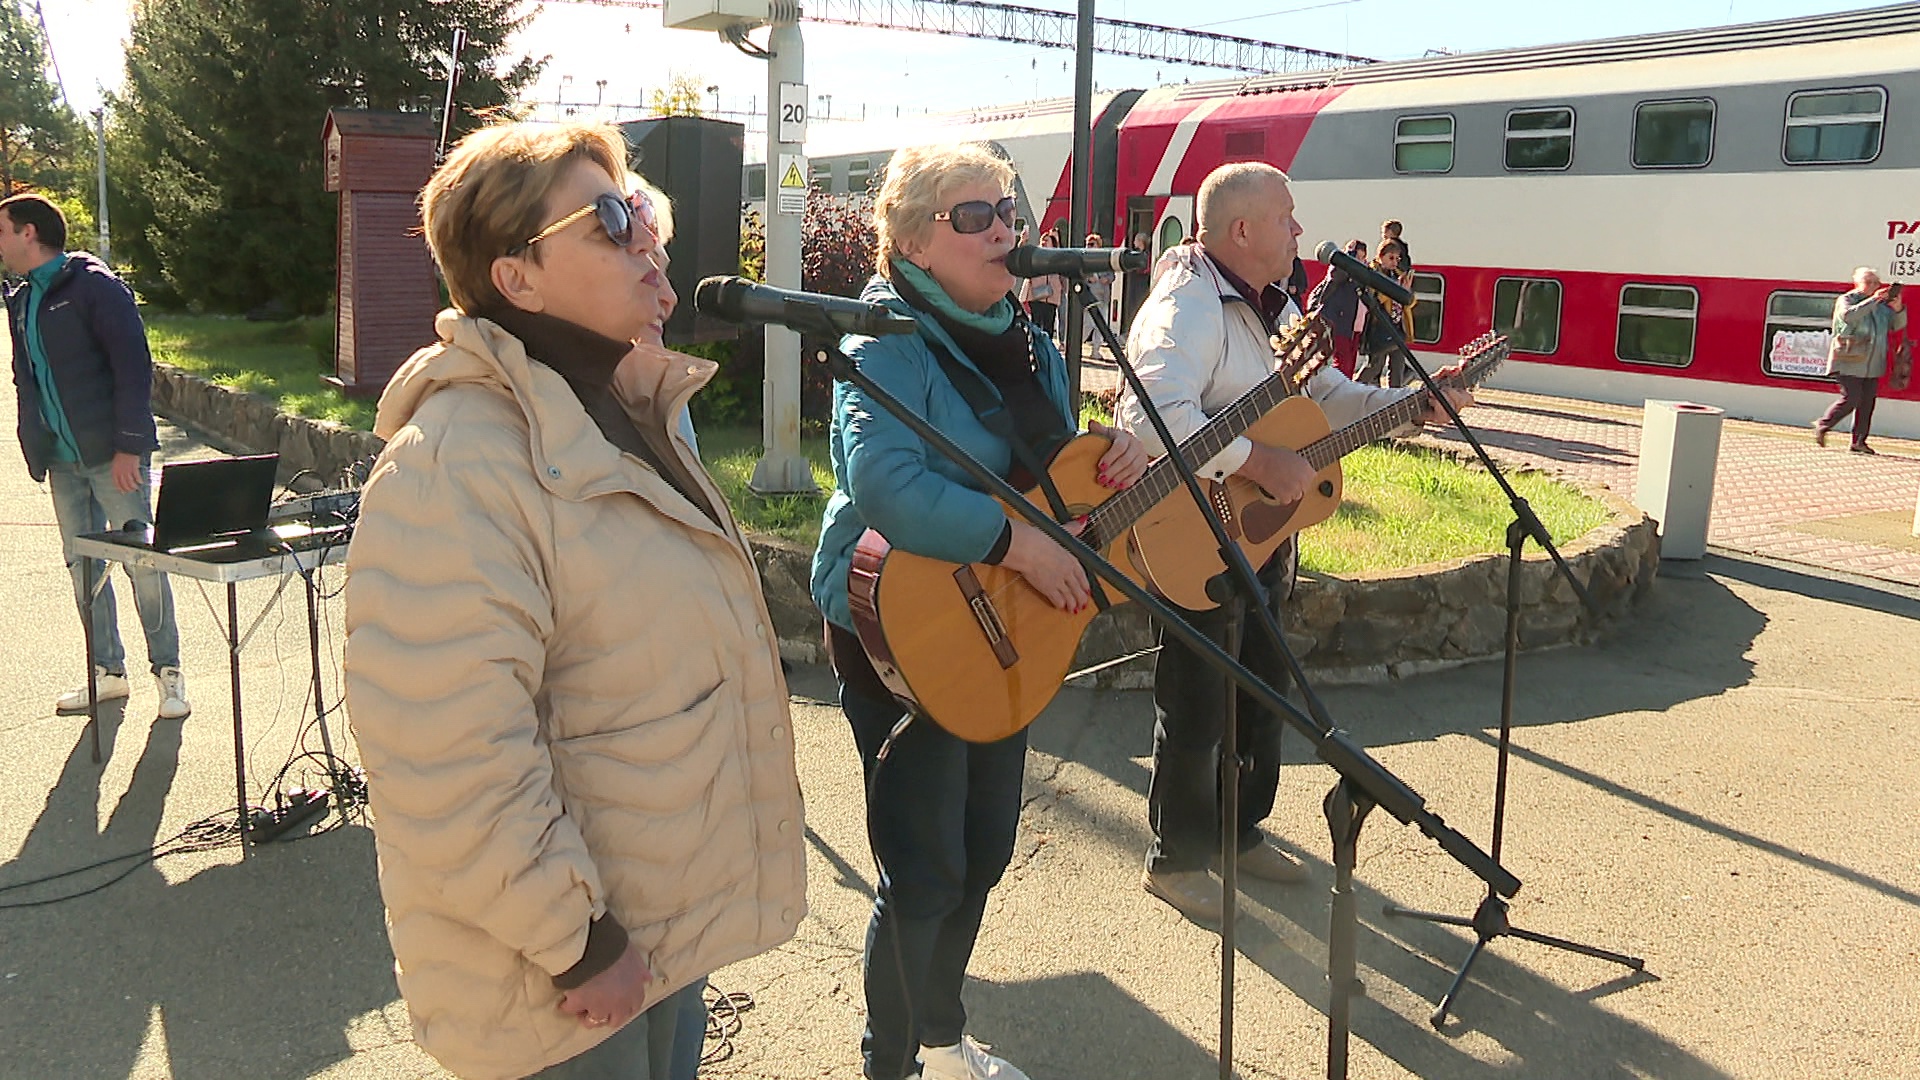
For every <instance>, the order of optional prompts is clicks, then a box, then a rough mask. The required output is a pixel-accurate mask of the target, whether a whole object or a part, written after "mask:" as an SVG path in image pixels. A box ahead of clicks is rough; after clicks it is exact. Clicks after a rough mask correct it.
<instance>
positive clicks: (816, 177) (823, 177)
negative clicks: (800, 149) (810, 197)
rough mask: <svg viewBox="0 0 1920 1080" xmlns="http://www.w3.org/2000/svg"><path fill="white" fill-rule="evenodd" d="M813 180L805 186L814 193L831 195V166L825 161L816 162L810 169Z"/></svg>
mask: <svg viewBox="0 0 1920 1080" xmlns="http://www.w3.org/2000/svg"><path fill="white" fill-rule="evenodd" d="M811 171H812V173H813V178H812V179H811V180H810V181H808V184H807V186H808V187H811V188H812V189H813V190H815V191H820V192H825V193H826V194H829V195H831V194H833V165H832V164H831V163H829V162H825V161H816V162H814V163H813V168H812V170H811Z"/></svg>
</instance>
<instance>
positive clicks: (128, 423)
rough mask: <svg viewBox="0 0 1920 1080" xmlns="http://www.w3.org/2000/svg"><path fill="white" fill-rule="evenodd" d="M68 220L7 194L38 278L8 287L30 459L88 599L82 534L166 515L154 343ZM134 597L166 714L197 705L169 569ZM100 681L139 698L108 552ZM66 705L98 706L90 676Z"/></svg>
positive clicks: (96, 621) (130, 572)
mask: <svg viewBox="0 0 1920 1080" xmlns="http://www.w3.org/2000/svg"><path fill="white" fill-rule="evenodd" d="M66 245H67V219H66V217H65V216H64V215H62V214H61V212H60V208H59V207H57V206H55V205H53V203H51V202H49V201H48V200H47V199H46V198H45V197H43V196H40V195H34V194H24V195H15V196H13V197H12V198H9V199H5V200H0V260H4V261H5V263H6V267H7V269H8V270H10V271H12V272H13V273H15V274H18V275H20V276H21V277H23V278H24V279H25V280H24V281H22V282H20V283H18V284H17V285H14V286H13V287H11V288H9V289H8V290H7V293H6V303H7V322H8V325H9V329H10V331H11V333H12V338H13V385H14V388H15V390H16V391H17V393H18V395H19V404H20V408H19V423H20V449H21V450H22V452H23V453H25V455H26V459H27V472H28V473H29V474H31V475H32V476H33V478H34V480H35V481H41V480H44V481H46V482H47V484H48V486H49V487H50V488H51V489H52V491H53V511H54V518H55V520H56V521H57V522H58V524H59V527H60V545H61V549H62V554H64V555H65V557H66V563H67V571H68V573H70V574H71V575H72V577H73V589H74V600H75V602H76V603H78V604H79V605H80V610H81V612H82V617H83V618H84V617H85V612H86V594H85V585H84V581H85V568H84V566H83V564H82V563H81V561H80V559H79V558H77V557H76V556H75V555H74V553H73V539H74V537H76V536H83V535H86V534H88V533H96V532H104V531H106V530H108V529H119V528H122V527H124V526H125V525H127V523H129V522H147V521H151V520H152V514H151V512H150V510H149V507H150V505H151V502H150V492H151V487H152V471H151V468H150V466H151V464H152V460H153V452H154V451H155V450H158V449H159V448H160V438H159V434H158V432H157V430H156V428H155V425H154V421H153V406H152V394H153V356H152V354H151V353H150V352H148V350H147V331H146V327H145V325H144V324H142V323H141V321H140V311H139V309H138V308H137V307H135V305H134V301H133V291H132V290H131V289H129V288H127V286H126V284H125V283H123V282H122V281H121V280H120V279H119V278H117V277H115V276H114V274H113V271H112V270H110V269H108V267H107V264H106V263H103V262H101V261H100V260H99V259H97V258H95V257H93V256H92V255H89V254H87V253H86V252H84V251H75V252H69V251H67V250H66ZM127 576H128V577H130V578H132V579H133V601H134V607H135V608H136V609H137V610H138V612H139V614H140V628H141V630H142V631H144V632H145V634H146V639H147V663H148V664H149V665H150V666H151V667H152V669H153V676H154V681H155V683H156V684H157V687H158V696H159V701H160V704H159V709H158V715H159V716H160V717H161V718H162V719H168V720H174V719H180V718H182V717H185V716H186V715H187V714H188V713H189V712H191V711H192V707H191V706H190V705H189V704H188V703H187V681H186V678H185V677H184V676H183V675H182V674H181V673H180V630H179V627H178V626H177V625H176V624H175V622H174V617H173V590H172V588H171V587H170V586H169V585H168V584H167V577H166V575H165V574H162V573H160V572H159V571H157V570H143V569H138V568H135V567H131V566H130V567H128V568H127ZM92 577H93V580H94V581H95V582H97V583H98V587H99V596H98V597H97V599H96V600H95V601H94V604H93V656H92V657H91V658H90V659H91V661H92V663H93V665H94V667H95V669H96V671H95V693H96V694H97V695H98V696H99V699H100V700H101V701H108V700H112V699H114V698H125V697H127V696H128V695H129V693H130V692H131V687H130V686H129V684H128V682H127V658H126V651H125V649H124V647H123V646H122V645H121V642H120V623H119V618H118V614H117V612H116V609H115V606H114V595H113V584H112V582H111V581H110V580H109V579H108V577H107V574H106V567H105V564H104V563H102V562H100V561H99V560H95V561H94V565H93V574H92ZM54 707H55V709H56V711H58V712H61V713H76V712H85V711H87V686H86V684H85V683H84V682H83V683H81V684H80V686H79V688H77V689H74V690H69V691H67V692H66V693H64V694H62V695H60V697H59V699H58V700H57V701H56V702H55V703H54Z"/></svg>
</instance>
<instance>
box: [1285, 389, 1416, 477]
mask: <svg viewBox="0 0 1920 1080" xmlns="http://www.w3.org/2000/svg"><path fill="white" fill-rule="evenodd" d="M1453 384H1454V380H1452V379H1448V380H1446V381H1445V382H1444V383H1442V385H1444V386H1452V385H1453ZM1431 397H1432V392H1431V391H1429V390H1428V389H1427V388H1426V387H1424V386H1423V387H1421V388H1420V389H1419V390H1417V391H1415V392H1414V393H1412V394H1409V395H1407V396H1406V397H1403V398H1401V399H1400V400H1399V401H1396V402H1394V403H1393V404H1391V405H1388V406H1386V407H1384V408H1380V409H1375V410H1374V411H1373V412H1370V413H1368V414H1367V415H1365V416H1363V417H1361V418H1360V419H1358V420H1355V421H1354V422H1353V423H1351V424H1348V425H1347V426H1346V427H1343V428H1341V429H1340V430H1339V431H1336V432H1333V433H1332V434H1330V435H1325V436H1322V437H1321V438H1318V439H1315V440H1314V441H1313V442H1310V443H1308V444H1307V445H1306V446H1304V447H1302V448H1301V450H1300V456H1301V457H1303V458H1306V459H1307V464H1309V465H1311V466H1313V471H1314V472H1319V471H1320V470H1321V469H1324V468H1326V467H1327V466H1329V465H1331V464H1333V463H1334V462H1336V461H1339V460H1340V459H1341V458H1343V457H1346V456H1347V455H1348V454H1351V453H1353V452H1354V451H1355V450H1358V449H1360V448H1361V447H1363V446H1365V445H1367V444H1368V443H1370V442H1377V441H1378V440H1380V439H1384V438H1386V437H1387V435H1388V434H1389V433H1391V432H1394V431H1398V430H1399V429H1401V428H1403V427H1405V426H1407V425H1408V424H1411V423H1415V422H1416V421H1418V420H1419V419H1420V418H1421V417H1422V416H1425V415H1426V413H1427V401H1428V399H1429V398H1431Z"/></svg>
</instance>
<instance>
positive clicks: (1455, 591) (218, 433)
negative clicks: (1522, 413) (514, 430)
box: [153, 365, 1660, 689]
mask: <svg viewBox="0 0 1920 1080" xmlns="http://www.w3.org/2000/svg"><path fill="white" fill-rule="evenodd" d="M153 400H154V409H155V411H156V412H159V413H161V414H163V415H166V416H168V417H170V418H174V419H177V420H181V421H184V422H186V423H187V424H189V425H191V426H193V427H196V428H199V429H201V430H203V431H204V432H206V433H208V434H209V435H211V436H212V437H213V439H214V441H216V442H219V443H221V444H222V445H224V446H225V447H226V448H227V449H229V450H233V451H235V452H252V453H266V452H270V451H273V452H278V453H279V454H280V461H281V471H282V475H283V476H291V475H292V474H294V473H296V472H300V471H306V472H310V473H312V474H313V475H315V476H318V477H320V478H321V479H322V480H323V481H324V483H326V484H327V485H329V486H331V485H333V484H335V483H336V482H337V481H338V478H339V477H340V475H341V473H342V472H343V470H345V469H346V468H347V467H348V466H349V465H351V464H352V463H354V462H356V461H360V460H363V459H366V458H370V457H372V456H373V455H375V454H377V453H379V451H380V447H381V446H382V443H381V441H380V439H379V438H377V437H376V436H374V435H372V434H370V433H368V432H364V431H355V430H353V429H351V428H347V427H343V426H342V425H340V424H334V423H328V422H325V421H313V420H305V419H302V418H300V417H290V416H286V415H283V414H281V413H279V412H276V411H275V410H274V408H273V405H272V403H270V402H268V401H267V400H266V399H265V398H261V397H258V396H255V395H253V394H245V393H240V392H237V391H233V390H228V389H226V388H225V387H220V386H215V385H213V384H212V383H209V382H206V381H205V380H203V379H200V378H197V377H195V376H192V375H188V374H186V373H185V372H181V371H178V370H176V369H173V368H170V367H167V366H165V365H155V369H154V380H153ZM1589 494H1591V495H1593V496H1594V497H1595V498H1599V499H1601V500H1602V501H1603V502H1605V503H1606V504H1607V506H1608V509H1609V510H1610V511H1611V516H1610V518H1609V520H1608V521H1607V522H1606V523H1605V524H1603V525H1601V526H1600V527H1599V528H1596V529H1594V530H1593V531H1592V532H1590V533H1588V534H1587V535H1586V536H1583V537H1580V538H1579V539H1577V540H1575V541H1573V542H1571V543H1569V544H1567V545H1566V546H1565V547H1564V548H1562V554H1564V555H1565V556H1566V559H1567V562H1568V564H1569V565H1570V566H1572V568H1573V572H1574V576H1575V577H1577V578H1578V579H1579V580H1580V581H1581V583H1582V584H1584V585H1586V587H1587V590H1588V591H1589V592H1590V593H1592V594H1593V598H1594V600H1595V601H1596V602H1597V603H1598V604H1599V606H1600V609H1601V613H1600V614H1599V615H1594V614H1593V613H1591V612H1588V611H1587V610H1585V608H1583V607H1582V606H1581V604H1580V602H1579V599H1578V598H1577V597H1576V596H1575V595H1574V593H1573V590H1572V589H1571V588H1569V587H1568V585H1567V583H1566V581H1565V580H1564V579H1562V578H1561V577H1560V576H1559V575H1558V574H1557V573H1555V571H1554V567H1553V564H1552V562H1551V561H1550V560H1549V559H1548V558H1547V557H1546V556H1545V555H1544V554H1542V553H1539V552H1537V551H1534V550H1531V549H1530V550H1529V552H1528V555H1527V558H1526V561H1525V562H1524V563H1523V564H1522V567H1521V575H1520V593H1521V602H1522V604H1523V611H1522V613H1521V621H1520V644H1521V647H1522V648H1525V649H1541V648H1549V647H1553V646H1559V645H1571V644H1576V643H1579V642H1584V641H1588V640H1591V639H1592V638H1593V636H1594V635H1595V634H1596V633H1599V632H1600V631H1602V630H1604V629H1605V628H1606V627H1607V626H1609V625H1611V624H1612V623H1614V622H1617V621H1618V620H1619V619H1620V618H1621V617H1623V616H1624V615H1625V614H1627V612H1628V611H1629V610H1630V609H1631V608H1632V606H1633V605H1634V604H1635V603H1636V602H1638V601H1639V600H1640V599H1641V598H1642V597H1644V596H1645V595H1646V594H1647V592H1648V591H1649V590H1650V589H1651V588H1652V586H1653V580H1654V576H1655V574H1656V572H1657V571H1658V569H1659V565H1660V541H1659V537H1658V535H1657V533H1656V532H1655V528H1654V524H1653V522H1652V521H1651V520H1650V519H1649V518H1648V517H1647V516H1646V515H1645V514H1643V513H1641V512H1640V511H1639V510H1638V509H1636V508H1634V507H1633V506H1631V505H1629V504H1628V503H1627V502H1626V501H1625V500H1624V499H1621V498H1619V497H1618V496H1616V495H1614V494H1613V493H1611V492H1608V491H1597V492H1589ZM753 551H754V561H755V562H756V563H757V564H758V565H759V568H760V577H761V580H762V582H763V583H764V584H765V588H766V594H767V604H768V606H769V607H770V608H771V610H772V613H773V619H774V626H775V629H776V631H777V632H778V634H779V637H780V648H781V652H782V653H783V654H784V655H785V656H786V657H787V658H788V659H790V660H793V661H796V662H799V663H817V662H819V661H821V660H823V659H825V657H824V651H823V649H822V648H821V644H820V637H821V625H820V613H819V611H818V610H817V609H815V608H814V606H813V601H812V599H811V598H810V596H809V595H808V581H809V578H810V576H811V566H810V563H811V560H812V556H813V552H812V551H811V550H810V549H808V548H804V547H802V546H800V545H797V544H793V543H790V542H787V541H784V540H780V539H778V538H776V537H764V536H756V537H754V538H753ZM1506 585H1507V565H1506V556H1505V555H1479V556H1474V557H1472V558H1468V559H1456V560H1453V561H1451V562H1445V563H1434V564H1431V565H1428V566H1417V567H1411V568H1408V569H1404V570H1395V571H1391V572H1386V573H1377V574H1363V575H1359V576H1356V577H1352V578H1338V577H1330V576H1323V575H1313V574H1305V575H1302V576H1301V579H1300V583H1299V586H1298V588H1297V589H1296V591H1295V595H1294V602H1293V603H1292V604H1291V605H1289V607H1288V610H1287V621H1286V629H1287V637H1288V640H1289V642H1290V643H1291V644H1292V645H1293V647H1294V649H1295V651H1296V652H1297V653H1298V655H1299V656H1300V661H1301V663H1302V664H1303V665H1304V666H1305V667H1307V668H1308V669H1309V670H1311V671H1314V672H1316V673H1317V674H1318V675H1319V677H1320V678H1321V680H1322V681H1325V682H1330V683H1337V682H1374V681H1379V680H1383V679H1389V678H1400V677H1403V676H1406V675H1411V674H1417V673H1420V672H1423V671H1432V670H1437V669H1440V668H1445V667H1452V666H1455V665H1458V664H1462V663H1466V662H1469V661H1473V660H1480V659H1485V658H1488V657H1495V656H1498V655H1500V653H1501V650H1502V648H1503V646H1504V635H1505V633H1506V606H1505V605H1506ZM1154 643H1155V634H1154V631H1153V627H1152V625H1151V624H1150V622H1149V621H1148V619H1147V617H1146V615H1145V614H1144V613H1143V612H1142V611H1141V610H1140V609H1139V608H1138V607H1136V606H1135V605H1132V604H1123V605H1120V606H1119V607H1116V608H1115V609H1113V610H1112V611H1109V612H1107V613H1105V614H1103V615H1101V616H1100V617H1099V618H1097V619H1095V620H1094V622H1093V625H1092V626H1091V627H1090V628H1089V629H1088V631H1087V635H1086V637H1085V639H1084V640H1083V641H1082V642H1081V646H1080V655H1079V658H1078V662H1077V664H1076V667H1086V666H1091V665H1094V664H1098V663H1101V662H1102V661H1106V660H1110V659H1114V658H1117V657H1122V656H1127V655H1130V654H1132V653H1136V652H1140V651H1141V650H1144V649H1149V648H1151V647H1152V646H1153V645H1154ZM1152 664H1153V661H1152V658H1151V657H1144V658H1140V659H1136V660H1132V661H1129V662H1127V663H1124V664H1119V665H1115V666H1114V667H1111V668H1108V669H1106V670H1105V671H1102V672H1101V673H1099V674H1098V675H1096V676H1094V677H1093V680H1092V681H1093V684H1094V685H1096V686H1102V687H1107V688H1113V689H1129V688H1139V687H1146V686H1150V685H1152V681H1153V679H1152V675H1153V667H1152Z"/></svg>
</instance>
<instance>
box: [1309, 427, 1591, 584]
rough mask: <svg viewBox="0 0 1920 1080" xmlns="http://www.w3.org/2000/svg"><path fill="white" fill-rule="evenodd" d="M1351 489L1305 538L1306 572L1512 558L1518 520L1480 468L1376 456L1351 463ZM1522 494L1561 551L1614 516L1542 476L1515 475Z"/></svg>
mask: <svg viewBox="0 0 1920 1080" xmlns="http://www.w3.org/2000/svg"><path fill="white" fill-rule="evenodd" d="M1341 466H1342V471H1343V473H1344V475H1345V489H1344V491H1343V493H1342V501H1341V504H1340V509H1339V511H1337V512H1336V513H1335V514H1334V516H1333V518H1332V519H1331V520H1329V521H1326V522H1324V523H1322V524H1320V525H1316V526H1314V527H1313V528H1311V529H1308V530H1306V531H1305V532H1304V533H1301V534H1300V564H1301V566H1303V567H1305V568H1306V569H1309V570H1316V571H1319V572H1321V573H1327V574H1352V573H1357V572H1361V571H1368V570H1388V569H1393V568H1397V567H1403V566H1418V565H1420V564H1422V563H1430V562H1439V561H1441V560H1444V559H1457V558H1461V557H1463V556H1467V555H1483V554H1487V553H1490V552H1495V551H1504V550H1505V549H1506V543H1507V523H1508V522H1510V521H1512V520H1513V510H1512V508H1511V507H1509V506H1508V505H1507V497H1506V495H1505V494H1504V493H1503V492H1502V491H1501V490H1500V488H1499V485H1497V484H1495V483H1494V482H1493V478H1492V477H1490V476H1488V475H1487V474H1486V473H1485V472H1484V471H1482V470H1481V469H1479V468H1478V467H1477V466H1476V467H1474V468H1468V467H1467V466H1465V465H1463V464H1461V463H1460V462H1458V461H1456V460H1454V459H1453V458H1451V457H1449V456H1447V455H1445V454H1440V453H1436V452H1434V451H1431V450H1417V449H1406V448H1401V447H1394V446H1367V447H1362V448H1361V449H1360V450H1358V451H1356V452H1354V453H1353V454H1350V455H1348V457H1347V458H1346V460H1344V461H1343V462H1342V463H1341ZM1508 478H1509V479H1510V480H1511V481H1512V482H1513V486H1514V490H1516V491H1518V492H1519V493H1520V495H1521V497H1522V498H1524V499H1526V500H1527V502H1528V503H1529V504H1530V505H1531V506H1532V507H1533V511H1534V513H1535V514H1538V515H1539V517H1540V521H1541V523H1542V524H1544V525H1545V526H1546V527H1547V532H1548V533H1550V534H1551V535H1552V536H1553V540H1554V543H1555V544H1565V543H1567V542H1568V541H1571V540H1573V539H1575V538H1577V537H1581V536H1584V535H1586V533H1587V532H1588V531H1589V530H1591V529H1593V528H1595V527H1596V526H1598V525H1600V524H1601V523H1602V522H1604V521H1606V520H1607V508H1606V507H1605V506H1604V505H1602V504H1601V503H1600V502H1598V501H1597V500H1594V499H1591V498H1589V497H1587V496H1586V495H1584V494H1582V493H1581V492H1579V491H1578V490H1576V489H1574V488H1571V487H1568V486H1567V485H1565V484H1562V483H1560V482H1559V481H1557V480H1554V479H1553V478H1551V477H1549V476H1547V475H1546V474H1544V473H1539V472H1514V473H1509V474H1508Z"/></svg>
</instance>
